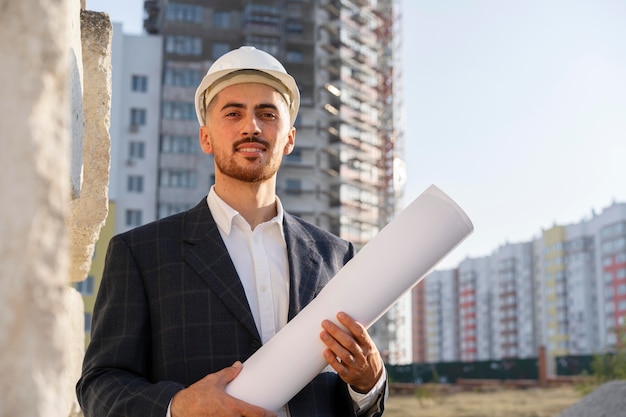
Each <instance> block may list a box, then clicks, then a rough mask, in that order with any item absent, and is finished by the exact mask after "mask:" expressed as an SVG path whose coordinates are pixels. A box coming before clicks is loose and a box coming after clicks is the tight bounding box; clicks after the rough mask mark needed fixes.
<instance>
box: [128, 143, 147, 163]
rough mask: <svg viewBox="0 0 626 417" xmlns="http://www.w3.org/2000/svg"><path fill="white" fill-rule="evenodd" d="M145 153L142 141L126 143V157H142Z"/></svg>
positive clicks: (144, 145)
mask: <svg viewBox="0 0 626 417" xmlns="http://www.w3.org/2000/svg"><path fill="white" fill-rule="evenodd" d="M145 153H146V144H145V143H144V142H138V141H131V142H129V143H128V157H129V158H132V159H143V158H144V156H145Z"/></svg>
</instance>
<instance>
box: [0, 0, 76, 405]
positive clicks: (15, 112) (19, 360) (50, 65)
mask: <svg viewBox="0 0 626 417" xmlns="http://www.w3.org/2000/svg"><path fill="white" fill-rule="evenodd" d="M70 12H71V2H70V0H54V1H53V0H48V1H44V0H20V1H13V0H0V56H2V57H3V59H2V64H1V65H0V79H2V80H3V82H2V83H0V137H1V138H2V152H0V193H1V195H2V197H3V201H4V203H3V204H0V352H2V355H0V369H2V373H1V374H0V415H4V416H12V417H21V416H24V417H26V416H46V417H48V416H50V417H53V416H66V415H67V412H68V410H67V404H66V402H65V401H62V399H64V398H65V397H66V392H67V384H68V381H66V380H63V378H59V376H61V375H63V374H64V372H65V370H66V369H67V365H68V362H69V358H68V355H67V347H66V343H67V340H66V337H65V336H66V335H67V334H68V323H69V322H70V314H69V312H68V308H67V307H66V306H64V305H63V304H62V303H61V301H62V299H63V294H64V292H65V291H66V289H67V282H68V278H67V271H68V265H69V263H68V257H67V250H66V249H67V246H68V234H67V231H66V227H65V217H66V213H67V205H68V201H69V199H70V184H69V181H68V179H69V173H70V169H69V153H70V152H69V138H70V131H69V126H70V111H69V108H70V101H69V95H68V92H69V84H68V81H69V78H68V74H69V73H70V72H71V69H70V60H69V58H68V51H69V45H70V41H69V33H70Z"/></svg>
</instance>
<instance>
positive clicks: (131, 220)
mask: <svg viewBox="0 0 626 417" xmlns="http://www.w3.org/2000/svg"><path fill="white" fill-rule="evenodd" d="M141 215H142V213H141V210H132V209H130V210H126V226H130V227H134V226H141Z"/></svg>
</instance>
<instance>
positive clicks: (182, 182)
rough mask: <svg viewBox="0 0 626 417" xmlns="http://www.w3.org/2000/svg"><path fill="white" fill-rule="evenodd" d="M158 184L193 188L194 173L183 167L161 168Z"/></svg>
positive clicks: (194, 181) (194, 183)
mask: <svg viewBox="0 0 626 417" xmlns="http://www.w3.org/2000/svg"><path fill="white" fill-rule="evenodd" d="M159 184H160V185H161V186H162V187H174V188H195V186H196V173H195V172H194V171H191V170H185V169H162V170H161V172H160V175H159Z"/></svg>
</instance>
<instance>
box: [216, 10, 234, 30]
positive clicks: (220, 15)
mask: <svg viewBox="0 0 626 417" xmlns="http://www.w3.org/2000/svg"><path fill="white" fill-rule="evenodd" d="M213 25H215V27H216V28H218V29H228V28H230V12H215V13H213Z"/></svg>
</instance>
